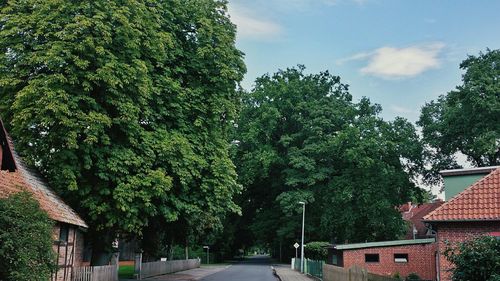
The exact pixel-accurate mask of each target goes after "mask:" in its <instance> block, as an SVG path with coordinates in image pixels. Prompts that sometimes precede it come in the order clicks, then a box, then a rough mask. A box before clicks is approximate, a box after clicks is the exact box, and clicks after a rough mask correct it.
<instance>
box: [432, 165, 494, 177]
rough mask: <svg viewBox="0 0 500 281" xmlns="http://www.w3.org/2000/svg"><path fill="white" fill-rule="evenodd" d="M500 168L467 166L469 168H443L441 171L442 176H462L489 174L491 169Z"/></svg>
mask: <svg viewBox="0 0 500 281" xmlns="http://www.w3.org/2000/svg"><path fill="white" fill-rule="evenodd" d="M498 168H500V166H490V167H478V168H467V169H453V170H442V171H439V173H440V174H441V175H442V176H445V177H446V176H462V175H476V174H489V173H490V172H491V171H493V170H496V169H498Z"/></svg>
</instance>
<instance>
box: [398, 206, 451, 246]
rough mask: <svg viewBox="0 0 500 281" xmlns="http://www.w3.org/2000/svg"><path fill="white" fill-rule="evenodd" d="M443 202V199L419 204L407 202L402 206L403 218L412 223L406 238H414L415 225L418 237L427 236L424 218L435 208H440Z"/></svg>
mask: <svg viewBox="0 0 500 281" xmlns="http://www.w3.org/2000/svg"><path fill="white" fill-rule="evenodd" d="M443 204H444V202H443V201H435V202H432V203H424V204H419V205H410V204H405V205H403V206H402V207H400V210H402V215H403V219H404V220H405V221H408V222H410V223H411V226H410V229H408V232H407V233H406V236H405V238H406V239H412V238H413V227H415V229H416V230H417V233H416V234H415V237H416V238H424V237H427V227H425V225H424V223H423V222H422V218H423V217H424V216H426V215H427V214H429V213H430V212H432V211H434V210H435V209H437V208H439V207H440V206H441V205H443Z"/></svg>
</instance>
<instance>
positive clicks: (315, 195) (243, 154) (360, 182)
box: [234, 66, 422, 248]
mask: <svg viewBox="0 0 500 281" xmlns="http://www.w3.org/2000/svg"><path fill="white" fill-rule="evenodd" d="M380 111H381V108H380V106H379V105H377V104H372V103H370V101H369V100H368V99H366V98H363V99H361V100H360V101H359V102H357V103H356V102H353V101H352V97H351V95H350V94H349V92H348V87H347V85H345V84H342V83H341V82H340V78H339V77H338V76H334V75H331V74H329V73H328V72H323V73H319V74H305V73H304V68H303V67H302V66H299V67H298V68H291V69H287V70H283V71H278V72H277V73H275V74H273V75H264V76H262V77H260V78H258V79H257V80H256V84H255V88H254V89H253V91H252V92H251V93H248V94H247V95H245V97H244V100H243V109H242V112H241V118H240V119H239V121H238V127H237V132H236V136H235V139H236V140H235V141H234V143H236V144H237V145H238V146H237V149H236V152H235V156H234V161H235V163H236V164H237V167H238V172H239V175H240V180H241V183H242V184H243V186H244V191H243V195H244V196H245V200H243V201H246V204H243V205H242V206H243V208H244V216H248V220H249V221H251V222H250V223H251V225H250V229H251V230H252V231H253V234H254V239H256V240H259V241H262V242H265V243H269V244H273V245H278V244H279V242H281V243H282V244H283V245H284V247H286V248H290V245H291V244H292V243H291V241H293V240H296V239H298V238H300V222H301V216H300V215H301V211H302V208H301V206H300V205H299V204H298V202H299V201H305V202H307V208H306V236H307V241H311V240H323V241H325V240H326V241H331V240H336V241H338V242H344V241H345V240H349V241H352V242H355V241H365V240H381V239H393V238H396V237H397V236H398V235H399V234H401V233H402V231H404V229H405V228H404V223H403V221H402V219H401V215H400V214H399V213H398V211H397V210H396V208H395V206H398V205H399V204H401V203H403V202H406V200H408V199H409V198H410V197H412V196H418V195H419V194H420V191H421V190H420V189H419V188H418V187H416V185H415V184H414V181H415V180H416V177H417V175H418V173H419V172H420V170H421V168H422V161H421V153H422V146H421V143H420V141H419V138H418V136H417V134H416V133H415V128H414V127H413V125H412V124H411V123H409V122H408V121H406V120H404V119H401V118H396V119H395V120H394V121H391V122H387V121H384V120H383V119H381V118H380V117H379V116H378V114H379V112H380Z"/></svg>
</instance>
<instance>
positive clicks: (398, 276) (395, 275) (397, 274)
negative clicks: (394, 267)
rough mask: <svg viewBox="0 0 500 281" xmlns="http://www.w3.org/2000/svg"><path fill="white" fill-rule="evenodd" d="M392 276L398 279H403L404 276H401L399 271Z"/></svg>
mask: <svg viewBox="0 0 500 281" xmlns="http://www.w3.org/2000/svg"><path fill="white" fill-rule="evenodd" d="M392 278H394V279H397V280H403V278H401V274H399V272H396V273H394V274H393V275H392Z"/></svg>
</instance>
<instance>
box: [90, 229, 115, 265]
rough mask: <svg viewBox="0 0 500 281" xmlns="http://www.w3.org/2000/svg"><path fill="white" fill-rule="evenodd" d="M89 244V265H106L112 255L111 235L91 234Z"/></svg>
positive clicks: (108, 233)
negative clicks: (90, 254)
mask: <svg viewBox="0 0 500 281" xmlns="http://www.w3.org/2000/svg"><path fill="white" fill-rule="evenodd" d="M90 242H91V244H92V258H91V261H90V265H92V266H97V265H108V264H109V263H110V261H111V256H112V254H113V251H112V247H111V245H112V238H111V233H110V232H105V233H99V232H98V233H93V234H92V236H91V239H90Z"/></svg>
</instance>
